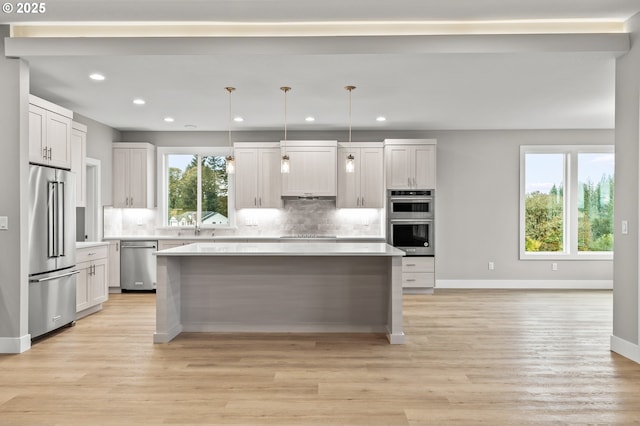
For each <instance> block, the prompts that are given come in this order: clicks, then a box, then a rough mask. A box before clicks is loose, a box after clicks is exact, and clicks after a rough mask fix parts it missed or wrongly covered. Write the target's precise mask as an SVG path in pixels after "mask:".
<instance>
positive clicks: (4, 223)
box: [0, 216, 9, 231]
mask: <svg viewBox="0 0 640 426" xmlns="http://www.w3.org/2000/svg"><path fill="white" fill-rule="evenodd" d="M0 229H2V230H4V231H6V230H8V229H9V217H8V216H0Z"/></svg>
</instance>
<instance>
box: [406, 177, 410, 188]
mask: <svg viewBox="0 0 640 426" xmlns="http://www.w3.org/2000/svg"><path fill="white" fill-rule="evenodd" d="M407 182H408V185H409V188H411V178H410V177H409V178H407Z"/></svg>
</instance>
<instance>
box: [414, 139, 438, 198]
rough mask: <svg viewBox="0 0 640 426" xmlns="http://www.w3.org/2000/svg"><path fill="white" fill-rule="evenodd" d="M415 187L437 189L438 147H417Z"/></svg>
mask: <svg viewBox="0 0 640 426" xmlns="http://www.w3.org/2000/svg"><path fill="white" fill-rule="evenodd" d="M414 161H415V162H414V168H415V187H416V188H418V189H435V187H436V147H435V145H423V146H416V147H415V154H414Z"/></svg>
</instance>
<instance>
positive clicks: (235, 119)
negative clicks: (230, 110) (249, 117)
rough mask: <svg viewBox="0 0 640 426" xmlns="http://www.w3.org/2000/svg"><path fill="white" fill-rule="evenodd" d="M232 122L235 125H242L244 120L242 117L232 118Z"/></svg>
mask: <svg viewBox="0 0 640 426" xmlns="http://www.w3.org/2000/svg"><path fill="white" fill-rule="evenodd" d="M233 121H235V122H236V123H242V122H243V121H244V118H242V117H234V118H233Z"/></svg>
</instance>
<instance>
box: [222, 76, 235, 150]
mask: <svg viewBox="0 0 640 426" xmlns="http://www.w3.org/2000/svg"><path fill="white" fill-rule="evenodd" d="M224 90H226V91H227V92H228V93H229V146H231V92H233V91H234V90H236V88H235V87H225V88H224Z"/></svg>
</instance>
